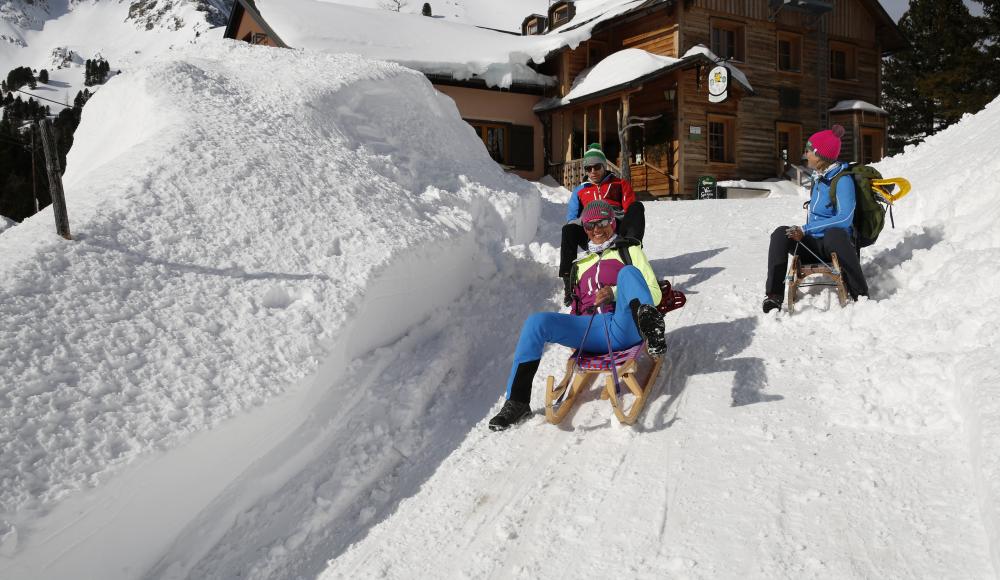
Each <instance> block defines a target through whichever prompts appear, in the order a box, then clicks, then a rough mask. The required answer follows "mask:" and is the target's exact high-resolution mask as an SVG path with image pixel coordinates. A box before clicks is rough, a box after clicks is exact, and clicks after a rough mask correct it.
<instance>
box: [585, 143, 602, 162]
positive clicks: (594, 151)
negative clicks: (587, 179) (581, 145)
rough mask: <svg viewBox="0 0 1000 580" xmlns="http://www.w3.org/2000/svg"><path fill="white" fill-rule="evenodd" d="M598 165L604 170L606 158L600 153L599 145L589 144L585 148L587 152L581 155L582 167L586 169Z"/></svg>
mask: <svg viewBox="0 0 1000 580" xmlns="http://www.w3.org/2000/svg"><path fill="white" fill-rule="evenodd" d="M598 163H600V164H601V165H603V166H604V167H605V168H606V167H607V166H608V158H607V157H605V156H604V152H603V151H601V144H600V143H591V144H590V147H588V148H587V152H586V153H584V154H583V166H584V167H588V166H590V165H597V164H598Z"/></svg>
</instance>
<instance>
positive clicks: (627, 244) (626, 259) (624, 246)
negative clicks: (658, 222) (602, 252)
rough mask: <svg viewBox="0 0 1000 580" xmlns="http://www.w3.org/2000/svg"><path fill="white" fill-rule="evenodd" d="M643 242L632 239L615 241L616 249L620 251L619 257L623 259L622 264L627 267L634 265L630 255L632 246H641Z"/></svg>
mask: <svg viewBox="0 0 1000 580" xmlns="http://www.w3.org/2000/svg"><path fill="white" fill-rule="evenodd" d="M641 245H642V242H640V241H639V240H635V239H632V238H621V239H619V240H617V241H615V249H616V250H618V257H619V258H621V261H622V264H625V265H626V266H631V265H632V255H631V254H630V253H629V250H628V249H629V248H631V247H632V246H641Z"/></svg>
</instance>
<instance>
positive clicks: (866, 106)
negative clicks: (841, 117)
mask: <svg viewBox="0 0 1000 580" xmlns="http://www.w3.org/2000/svg"><path fill="white" fill-rule="evenodd" d="M842 111H866V112H869V113H878V114H879V115H888V114H889V112H888V111H886V110H885V109H883V108H882V107H879V106H876V105H873V104H871V103H869V102H867V101H861V100H857V99H852V100H848V101H840V102H838V103H837V104H836V105H834V107H833V108H832V109H830V112H831V113H839V112H842Z"/></svg>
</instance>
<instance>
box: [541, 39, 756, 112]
mask: <svg viewBox="0 0 1000 580" xmlns="http://www.w3.org/2000/svg"><path fill="white" fill-rule="evenodd" d="M718 60H719V58H718V57H717V56H715V54H714V53H712V51H711V50H709V49H707V48H705V47H704V46H702V45H700V44H699V45H698V46H696V47H694V48H692V49H691V50H689V51H687V52H686V53H685V54H684V56H683V57H682V58H671V57H669V56H661V55H658V54H653V53H650V52H647V51H645V50H642V49H639V48H626V49H624V50H620V51H618V52H616V53H614V54H611V55H609V56H608V57H607V58H605V59H603V60H602V61H601V62H599V63H597V64H596V65H594V66H593V67H591V68H589V69H586V70H584V71H583V72H581V73H580V75H579V76H578V77H577V78H576V79H575V80H574V81H573V86H572V87H571V88H570V90H569V92H568V93H566V96H564V97H563V98H561V99H554V98H553V99H545V100H543V101H541V102H539V103H538V104H537V105H536V106H535V110H536V111H546V110H550V109H554V108H557V107H561V106H564V105H568V104H570V103H572V102H574V101H580V100H583V99H586V98H590V97H594V96H596V95H599V94H602V93H607V92H610V91H614V90H617V89H620V88H623V87H625V86H626V85H628V84H630V83H635V82H637V81H640V80H646V79H652V78H655V77H657V76H659V75H661V74H666V73H667V72H670V71H672V70H675V69H677V68H688V67H690V66H693V65H695V64H698V63H703V64H711V63H715V62H717V61H718ZM728 67H729V71H730V75H731V76H732V78H733V79H734V80H735V81H736V82H738V83H739V84H741V85H743V87H744V88H745V89H746V90H747V91H748V92H750V93H752V92H753V87H751V86H750V82H749V81H748V80H747V77H746V75H745V74H743V71H741V70H739V69H738V68H736V67H734V66H732V65H728Z"/></svg>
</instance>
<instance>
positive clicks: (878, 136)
mask: <svg viewBox="0 0 1000 580" xmlns="http://www.w3.org/2000/svg"><path fill="white" fill-rule="evenodd" d="M883 147H884V139H883V134H882V130H881V129H868V128H862V129H861V159H860V161H861V163H862V164H868V163H874V162H876V161H880V160H881V159H882V156H883V154H884V150H883Z"/></svg>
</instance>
